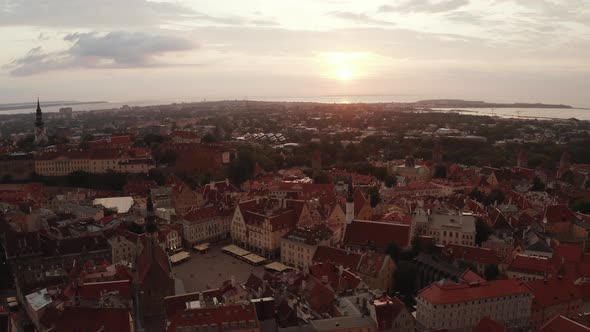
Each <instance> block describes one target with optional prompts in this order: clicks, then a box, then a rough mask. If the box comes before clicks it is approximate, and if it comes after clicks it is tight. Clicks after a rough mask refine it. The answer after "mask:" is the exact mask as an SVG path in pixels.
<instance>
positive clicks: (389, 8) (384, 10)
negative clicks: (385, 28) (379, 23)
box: [377, 5, 395, 13]
mask: <svg viewBox="0 0 590 332" xmlns="http://www.w3.org/2000/svg"><path fill="white" fill-rule="evenodd" d="M394 10H395V7H393V6H392V5H381V6H379V8H377V11H378V12H380V13H389V12H392V11H394Z"/></svg>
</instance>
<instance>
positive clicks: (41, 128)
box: [35, 98, 49, 145]
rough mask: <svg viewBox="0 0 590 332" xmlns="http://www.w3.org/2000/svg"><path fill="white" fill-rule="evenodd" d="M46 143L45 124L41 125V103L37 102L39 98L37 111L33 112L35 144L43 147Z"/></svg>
mask: <svg viewBox="0 0 590 332" xmlns="http://www.w3.org/2000/svg"><path fill="white" fill-rule="evenodd" d="M48 141H49V139H48V138H47V131H46V130H45V124H44V123H43V112H42V111H41V103H40V102H39V98H37V110H36V111H35V144H36V145H44V144H47V142H48Z"/></svg>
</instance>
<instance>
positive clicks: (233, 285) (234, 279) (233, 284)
mask: <svg viewBox="0 0 590 332" xmlns="http://www.w3.org/2000/svg"><path fill="white" fill-rule="evenodd" d="M231 286H232V287H234V288H235V287H236V277H235V276H231Z"/></svg>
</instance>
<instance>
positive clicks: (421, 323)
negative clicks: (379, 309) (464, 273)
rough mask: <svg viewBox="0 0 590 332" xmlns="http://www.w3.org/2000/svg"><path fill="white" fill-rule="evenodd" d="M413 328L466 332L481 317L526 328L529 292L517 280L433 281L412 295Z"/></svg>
mask: <svg viewBox="0 0 590 332" xmlns="http://www.w3.org/2000/svg"><path fill="white" fill-rule="evenodd" d="M416 302H417V304H416V320H417V323H416V324H417V326H416V327H417V330H418V331H427V330H435V329H446V330H447V331H449V332H469V331H472V330H473V328H474V327H475V326H476V325H477V324H478V323H479V321H480V320H481V319H482V318H484V317H489V318H491V319H493V320H495V321H497V322H499V323H502V324H504V325H506V327H507V328H509V329H510V330H514V331H528V327H529V325H530V317H531V305H532V302H533V295H532V294H531V292H530V291H529V290H528V289H527V288H526V287H525V286H524V285H523V284H522V283H521V282H520V281H518V280H513V279H507V280H496V281H489V282H472V283H469V284H454V283H446V284H445V283H444V282H435V283H433V284H431V285H430V286H428V287H426V288H424V289H422V290H421V291H420V292H419V293H418V296H417V297H416Z"/></svg>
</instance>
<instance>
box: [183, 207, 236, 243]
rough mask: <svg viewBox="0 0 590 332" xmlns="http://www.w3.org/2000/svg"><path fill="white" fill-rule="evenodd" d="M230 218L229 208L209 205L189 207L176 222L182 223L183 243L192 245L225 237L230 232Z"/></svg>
mask: <svg viewBox="0 0 590 332" xmlns="http://www.w3.org/2000/svg"><path fill="white" fill-rule="evenodd" d="M231 220H232V214H231V211H230V210H227V211H224V210H222V209H221V208H219V207H216V206H213V205H209V206H206V207H201V208H193V209H190V210H189V211H187V212H186V213H185V214H183V215H182V217H181V218H180V220H179V221H178V223H179V224H181V225H182V230H183V232H182V235H183V240H184V243H185V244H186V245H188V246H194V245H195V244H198V243H204V242H214V241H219V240H222V239H226V238H227V237H228V236H229V234H230V226H231Z"/></svg>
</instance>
